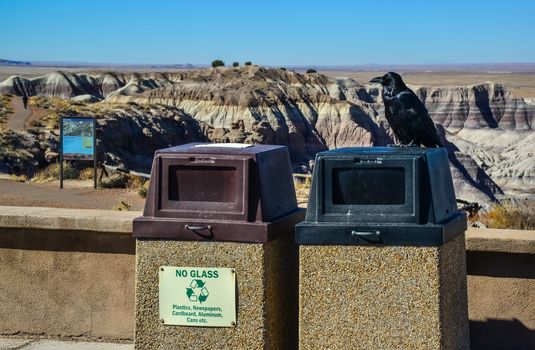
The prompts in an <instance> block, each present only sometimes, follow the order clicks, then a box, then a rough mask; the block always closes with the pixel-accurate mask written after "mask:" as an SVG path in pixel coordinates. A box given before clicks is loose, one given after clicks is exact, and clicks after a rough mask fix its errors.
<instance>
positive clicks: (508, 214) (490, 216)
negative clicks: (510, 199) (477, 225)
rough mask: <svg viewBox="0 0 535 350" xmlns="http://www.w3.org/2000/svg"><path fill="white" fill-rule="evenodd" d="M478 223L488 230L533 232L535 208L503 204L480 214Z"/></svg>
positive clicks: (534, 228) (534, 227)
mask: <svg viewBox="0 0 535 350" xmlns="http://www.w3.org/2000/svg"><path fill="white" fill-rule="evenodd" d="M480 221H481V222H482V223H483V224H485V225H486V226H487V227H489V228H501V229H516V230H535V208H528V207H526V206H523V205H512V204H503V205H496V206H494V207H492V208H491V209H490V210H489V211H488V212H486V213H483V214H480Z"/></svg>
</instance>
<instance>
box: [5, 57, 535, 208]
mask: <svg viewBox="0 0 535 350" xmlns="http://www.w3.org/2000/svg"><path fill="white" fill-rule="evenodd" d="M409 83H410V81H409ZM412 88H413V89H414V90H415V92H416V93H417V94H418V95H419V96H420V98H421V99H422V100H423V101H424V102H425V104H426V106H427V108H428V109H429V112H430V114H431V116H432V118H433V120H434V121H435V123H437V125H438V127H439V131H440V134H441V137H442V139H443V141H444V142H445V144H447V145H448V149H449V151H450V160H451V164H452V171H453V175H454V178H455V185H456V190H457V194H458V197H461V198H464V199H468V200H477V201H480V202H485V201H488V200H491V199H495V198H496V197H499V196H501V195H503V193H504V192H505V193H506V194H508V195H525V194H535V193H534V192H535V158H534V157H533V154H534V153H535V146H534V145H535V133H534V132H533V128H534V127H535V125H534V117H535V106H534V105H531V104H529V103H527V102H525V101H524V100H523V99H522V98H518V97H515V96H514V95H512V94H511V93H510V92H509V91H508V90H507V89H506V88H505V87H504V86H501V85H498V84H493V83H490V82H489V83H482V84H477V85H470V86H455V87H433V88H430V87H425V86H413V87H412ZM0 94H13V95H19V96H20V95H23V94H27V95H30V96H34V95H40V96H55V97H62V98H66V99H70V100H71V101H72V102H73V103H75V104H77V105H80V104H82V105H84V106H85V108H86V110H85V112H84V113H85V114H94V115H96V116H98V117H99V127H100V129H101V131H100V139H101V146H100V147H101V150H102V152H103V157H105V159H106V161H107V162H109V163H115V164H122V165H124V166H126V167H129V168H133V169H136V170H141V171H148V167H150V159H151V157H152V152H154V150H155V149H157V148H161V147H166V146H168V145H173V144H177V143H180V142H187V141H194V140H210V141H214V142H251V143H272V144H283V145H287V146H288V147H289V150H290V155H291V158H292V161H293V164H294V166H295V168H296V171H306V170H308V167H309V164H310V161H311V160H313V159H314V155H315V153H317V152H318V151H322V150H325V149H332V148H339V147H349V146H369V145H376V146H380V145H387V144H392V143H394V142H393V139H392V134H391V131H390V130H389V128H388V125H387V123H386V121H385V119H384V113H383V107H382V102H381V97H380V93H379V91H378V89H377V86H373V85H368V84H361V83H359V82H357V81H355V80H354V79H350V78H340V79H335V78H330V77H327V76H325V75H322V74H317V73H312V74H299V73H296V72H293V71H286V70H283V69H266V68H262V67H257V66H250V67H240V68H216V69H213V68H211V69H204V70H194V71H184V72H174V73H156V72H147V73H120V72H88V73H77V74H74V73H67V72H55V73H50V74H47V75H45V76H42V77H38V78H34V79H25V78H23V77H19V76H13V77H10V78H8V79H7V80H5V81H4V82H2V83H0ZM76 113H79V110H78V111H76V110H69V109H67V110H63V111H62V114H68V115H71V114H76ZM51 147H52V148H54V147H53V146H51ZM48 151H49V152H50V150H48ZM52 151H53V149H52Z"/></svg>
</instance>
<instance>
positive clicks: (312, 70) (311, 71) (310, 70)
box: [307, 69, 317, 73]
mask: <svg viewBox="0 0 535 350" xmlns="http://www.w3.org/2000/svg"><path fill="white" fill-rule="evenodd" d="M307 73H317V72H316V70H315V69H307Z"/></svg>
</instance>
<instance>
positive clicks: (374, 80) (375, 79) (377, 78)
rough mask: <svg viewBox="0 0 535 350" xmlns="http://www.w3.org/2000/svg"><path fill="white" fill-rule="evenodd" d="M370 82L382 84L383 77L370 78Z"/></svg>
mask: <svg viewBox="0 0 535 350" xmlns="http://www.w3.org/2000/svg"><path fill="white" fill-rule="evenodd" d="M370 83H376V84H382V83H383V77H375V78H373V79H372V80H370Z"/></svg>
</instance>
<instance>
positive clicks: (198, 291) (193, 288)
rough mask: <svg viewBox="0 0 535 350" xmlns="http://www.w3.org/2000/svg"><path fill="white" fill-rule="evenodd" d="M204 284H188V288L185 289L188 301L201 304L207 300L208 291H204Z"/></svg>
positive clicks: (195, 281) (195, 282) (194, 281)
mask: <svg viewBox="0 0 535 350" xmlns="http://www.w3.org/2000/svg"><path fill="white" fill-rule="evenodd" d="M205 284H206V283H205V282H204V281H203V280H192V281H191V283H190V284H189V286H190V288H186V295H187V296H188V299H189V301H193V302H195V301H198V302H199V303H201V304H202V303H203V302H205V301H206V299H208V289H206V287H205Z"/></svg>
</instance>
